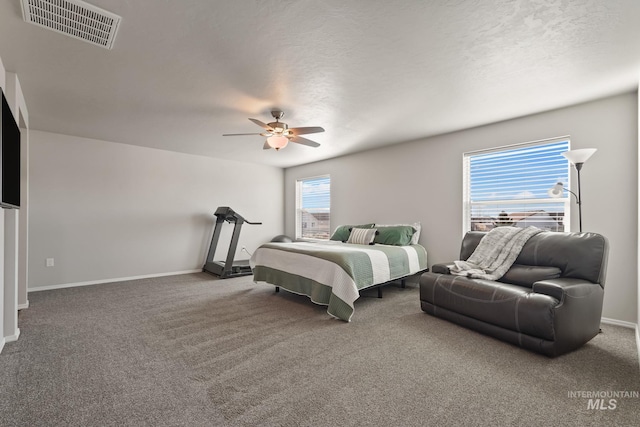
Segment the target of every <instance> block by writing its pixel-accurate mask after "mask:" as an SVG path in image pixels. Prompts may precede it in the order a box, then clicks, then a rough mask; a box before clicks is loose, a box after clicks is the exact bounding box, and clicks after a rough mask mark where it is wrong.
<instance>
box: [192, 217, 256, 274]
mask: <svg viewBox="0 0 640 427" xmlns="http://www.w3.org/2000/svg"><path fill="white" fill-rule="evenodd" d="M214 215H215V216H216V226H215V228H214V230H213V236H212V237H211V245H210V246H209V253H208V254H207V259H206V261H205V264H204V267H203V268H202V271H206V272H207V273H211V274H215V275H216V276H219V277H220V278H221V279H226V278H228V277H237V276H247V275H249V274H251V267H250V266H249V260H248V259H246V260H238V261H234V259H233V258H234V257H235V254H236V249H237V247H238V239H239V238H240V230H241V229H242V224H244V223H245V222H246V223H247V224H251V225H260V224H262V223H261V222H251V221H247V220H246V219H244V218H243V217H242V215H240V214H239V213H237V212H236V211H234V210H233V209H231V208H230V207H228V206H220V207H219V208H218V209H216V212H215V213H214ZM225 222H228V223H230V224H233V235H232V236H231V243H230V245H229V252H227V258H226V259H225V260H224V261H214V260H213V257H214V256H215V253H216V247H217V246H218V240H219V239H220V232H221V230H222V226H223V224H224V223H225Z"/></svg>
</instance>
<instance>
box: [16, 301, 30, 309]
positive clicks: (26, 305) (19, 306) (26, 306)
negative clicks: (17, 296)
mask: <svg viewBox="0 0 640 427" xmlns="http://www.w3.org/2000/svg"><path fill="white" fill-rule="evenodd" d="M27 308H29V300H27V302H26V303H24V304H18V310H24V309H27Z"/></svg>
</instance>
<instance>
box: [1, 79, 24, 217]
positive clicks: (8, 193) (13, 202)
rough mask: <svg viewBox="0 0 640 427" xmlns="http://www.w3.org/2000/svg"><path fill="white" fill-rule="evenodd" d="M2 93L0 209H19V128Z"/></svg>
mask: <svg viewBox="0 0 640 427" xmlns="http://www.w3.org/2000/svg"><path fill="white" fill-rule="evenodd" d="M0 93H2V115H0V128H2V135H1V136H0V146H2V148H1V149H0V155H2V160H1V161H0V167H2V172H1V173H0V179H2V195H1V196H0V207H2V208H5V209H18V208H20V128H19V127H18V124H17V123H16V120H15V119H14V117H13V113H11V109H10V108H9V103H7V99H6V98H5V97H4V92H3V91H2V89H0Z"/></svg>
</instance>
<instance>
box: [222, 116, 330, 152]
mask: <svg viewBox="0 0 640 427" xmlns="http://www.w3.org/2000/svg"><path fill="white" fill-rule="evenodd" d="M271 115H272V116H273V118H274V119H276V121H275V122H271V123H263V122H261V121H260V120H256V119H249V120H251V121H252V122H253V123H255V124H257V125H258V126H260V127H261V128H263V129H265V132H261V133H225V134H223V135H222V136H239V135H261V136H266V137H267V140H266V141H265V143H264V146H263V147H262V148H263V149H265V150H268V149H270V148H275V150H276V151H279V150H280V149H281V148H284V147H286V146H287V144H288V143H289V141H291V142H296V143H298V144H302V145H308V146H309V147H319V146H320V144H318V143H317V142H315V141H311V140H310V139H307V138H303V137H301V136H300V135H306V134H308V133H318V132H324V129H323V128H321V127H320V126H307V127H299V128H290V127H289V125H287V124H286V123H284V122H281V121H280V119H281V118H282V117H283V116H284V112H282V111H280V110H273V111H271Z"/></svg>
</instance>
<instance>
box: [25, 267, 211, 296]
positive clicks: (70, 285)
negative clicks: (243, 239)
mask: <svg viewBox="0 0 640 427" xmlns="http://www.w3.org/2000/svg"><path fill="white" fill-rule="evenodd" d="M201 272H202V269H201V268H200V269H198V270H184V271H174V272H170V273H158V274H145V275H142V276H131V277H118V278H115V279H104V280H91V281H88V282H75V283H63V284H60V285H49V286H38V287H36V288H29V289H28V291H29V292H38V291H51V290H54V289H64V288H75V287H77V286H90V285H100V284H103V283H114V282H126V281H128V280H139V279H150V278H153V277H165V276H178V275H180V274H190V273H201Z"/></svg>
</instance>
